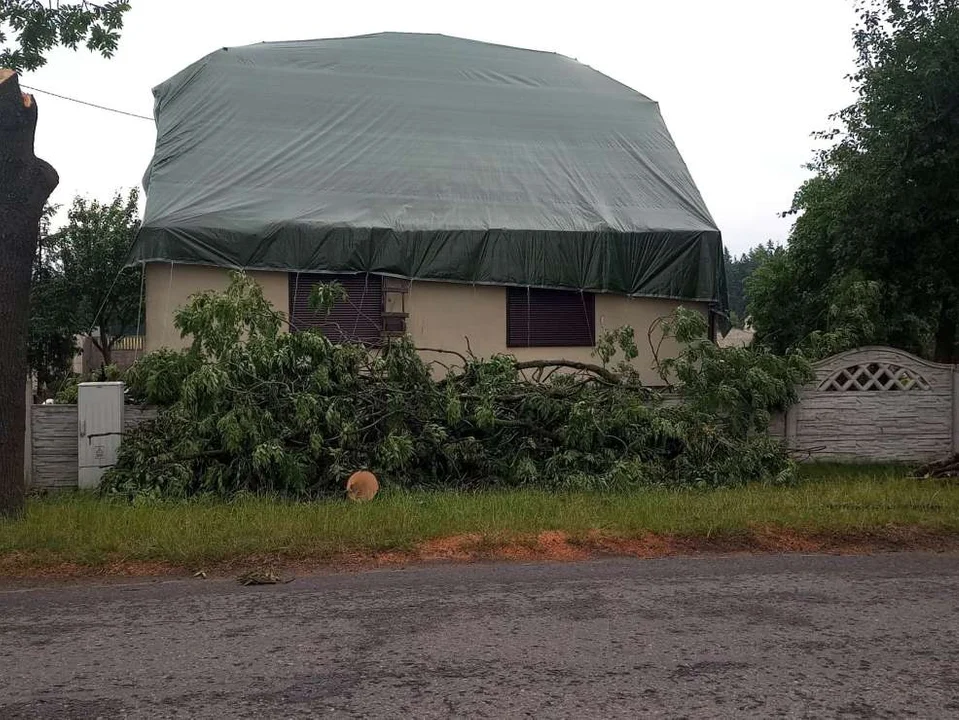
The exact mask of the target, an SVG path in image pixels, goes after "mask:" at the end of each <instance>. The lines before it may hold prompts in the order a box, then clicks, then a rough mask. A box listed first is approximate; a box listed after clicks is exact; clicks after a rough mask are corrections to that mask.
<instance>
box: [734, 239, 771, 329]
mask: <svg viewBox="0 0 959 720" xmlns="http://www.w3.org/2000/svg"><path fill="white" fill-rule="evenodd" d="M772 251H773V244H772V241H769V242H768V243H767V244H766V245H760V246H758V247H755V248H753V249H752V250H750V251H749V252H747V253H743V254H742V255H739V256H735V255H732V254H730V252H729V250H726V251H725V253H726V287H727V288H728V292H729V312H730V320H731V321H732V324H733V325H734V326H735V327H743V324H744V323H745V321H746V317H747V315H748V314H749V313H748V311H747V307H746V306H747V299H748V298H747V293H746V279H747V278H748V277H749V276H750V275H752V274H753V272H754V271H755V270H756V268H757V267H758V266H759V263H760V262H762V261H763V259H765V257H766V255H767V254H768V253H770V252H772Z"/></svg>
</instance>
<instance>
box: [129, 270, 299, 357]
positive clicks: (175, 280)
mask: <svg viewBox="0 0 959 720" xmlns="http://www.w3.org/2000/svg"><path fill="white" fill-rule="evenodd" d="M249 275H250V277H252V278H253V279H255V280H256V281H257V282H258V283H259V284H260V287H262V288H263V295H264V297H266V299H267V300H269V301H270V303H271V304H272V305H273V307H275V308H276V309H277V310H280V311H282V312H283V313H286V312H287V311H288V310H289V304H290V296H289V292H290V291H289V287H290V286H289V281H288V275H287V274H286V273H285V272H261V271H251V272H250V273H249ZM229 282H230V271H229V270H227V269H225V268H216V267H207V266H204V265H171V264H169V263H149V264H147V266H146V279H145V280H144V310H145V312H146V338H145V339H144V349H145V350H146V352H151V351H153V350H156V349H157V348H161V347H168V348H174V349H178V348H182V347H186V346H187V345H188V344H189V340H188V339H185V338H182V337H180V332H179V331H178V330H177V329H176V328H175V327H174V325H173V313H174V312H176V310H177V308H180V307H183V306H184V305H186V303H187V302H188V301H189V299H190V296H191V295H194V294H195V293H198V292H202V291H203V290H225V289H226V287H227V285H228V284H229Z"/></svg>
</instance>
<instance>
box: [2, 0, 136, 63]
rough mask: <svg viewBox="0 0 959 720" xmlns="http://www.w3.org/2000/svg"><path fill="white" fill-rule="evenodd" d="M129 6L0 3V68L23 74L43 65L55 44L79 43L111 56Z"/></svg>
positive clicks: (113, 0) (25, 0) (27, 0)
mask: <svg viewBox="0 0 959 720" xmlns="http://www.w3.org/2000/svg"><path fill="white" fill-rule="evenodd" d="M129 9H130V3H128V2H118V1H117V0H110V1H109V2H101V3H94V2H56V1H55V2H42V1H41V0H0V68H10V69H12V70H17V71H18V72H22V71H24V70H36V69H37V68H39V67H42V66H43V65H45V64H46V62H47V60H46V57H45V55H46V54H47V53H48V52H49V51H50V50H52V49H53V48H54V47H57V46H58V45H62V46H64V47H68V48H71V49H73V50H76V49H77V47H79V46H80V44H81V43H82V44H84V45H86V47H87V49H89V50H91V51H93V52H98V53H100V54H101V55H103V56H104V57H112V56H113V53H114V52H116V49H117V44H118V43H119V41H120V30H121V29H122V28H123V15H124V13H125V12H127V10H129Z"/></svg>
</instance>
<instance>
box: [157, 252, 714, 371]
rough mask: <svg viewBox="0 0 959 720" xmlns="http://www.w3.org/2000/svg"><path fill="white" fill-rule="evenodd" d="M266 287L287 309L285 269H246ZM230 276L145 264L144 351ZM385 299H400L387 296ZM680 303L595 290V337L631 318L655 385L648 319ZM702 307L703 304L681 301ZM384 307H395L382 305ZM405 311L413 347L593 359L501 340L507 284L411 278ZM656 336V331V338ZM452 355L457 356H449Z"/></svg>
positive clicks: (172, 342)
mask: <svg viewBox="0 0 959 720" xmlns="http://www.w3.org/2000/svg"><path fill="white" fill-rule="evenodd" d="M249 274H250V276H251V277H253V278H254V279H255V280H256V281H257V282H259V283H260V285H261V287H262V288H263V294H264V295H265V296H266V298H267V299H268V300H269V301H270V302H271V303H272V304H273V306H274V307H275V308H276V309H277V310H281V311H282V312H284V313H285V312H287V311H288V309H289V279H288V278H289V276H288V275H287V273H284V272H262V271H253V272H250V273H249ZM228 282H229V271H228V270H225V269H223V268H214V267H205V266H198V265H173V266H172V273H171V266H170V265H169V264H163V263H150V264H149V265H147V272H146V287H145V295H146V296H145V306H146V327H147V332H146V341H145V345H146V350H147V351H148V352H149V351H151V350H155V349H157V348H159V347H170V348H180V347H184V346H185V345H186V344H187V341H186V340H184V339H183V338H181V337H180V334H179V332H177V330H176V328H175V327H174V326H173V313H174V312H175V310H176V309H177V308H179V307H182V306H183V305H184V304H185V303H186V302H187V301H188V300H189V298H190V296H191V295H193V294H194V293H197V292H200V291H202V290H221V289H224V288H226V286H227V284H228ZM388 297H389V298H390V299H399V296H397V295H392V294H391V295H389V296H388ZM679 304H680V303H679V302H678V301H675V300H651V299H647V298H627V297H624V296H622V295H597V296H596V328H597V336H598V335H599V334H601V333H602V332H603V330H613V329H615V328H618V327H622V326H623V325H630V326H632V328H633V329H634V330H635V331H636V341H637V344H638V345H639V349H640V357H639V359H638V360H637V367H638V369H639V371H640V373H641V376H642V379H643V381H644V382H646V383H648V384H656V383H658V382H659V377H658V375H657V374H656V372H655V371H654V369H653V367H652V353H651V351H650V350H649V343H648V341H647V338H646V333H647V330H648V329H649V327H650V325H651V324H652V323H653V322H655V321H656V320H657V319H658V318H660V317H663V316H665V315H669V314H670V313H671V312H673V311H674V310H675V309H676V307H677V306H678V305H679ZM686 306H687V307H690V308H696V309H699V310H701V311H702V312H703V313H706V312H707V307H706V305H705V304H703V303H686ZM387 309H399V308H398V307H389V306H388V307H387ZM406 312H407V313H408V314H409V319H408V321H407V330H408V331H409V333H410V335H411V336H412V338H413V342H414V343H415V344H416V346H417V347H422V348H441V349H444V350H456V351H458V352H461V353H465V352H466V350H467V342H466V338H469V347H470V348H471V349H472V351H473V353H474V354H476V355H477V356H480V357H489V356H490V355H494V354H499V353H510V354H512V355H515V356H516V357H517V358H518V359H520V360H532V359H557V358H561V359H565V360H579V361H583V362H596V358H594V357H593V356H592V348H588V347H572V348H508V347H506V288H503V287H495V286H487V285H463V284H457V283H442V282H416V283H413V284H412V285H411V287H410V291H409V293H408V294H407V296H406ZM654 339H655V340H656V341H658V338H654ZM673 352H675V345H674V344H673V343H663V346H662V349H661V353H662V355H663V357H668V356H669V355H670V354H671V353H673ZM426 357H427V359H430V360H432V359H440V360H445V361H447V362H449V360H450V358H449V357H448V356H447V357H445V358H442V357H441V356H437V355H431V354H427V355H426ZM454 359H455V358H454Z"/></svg>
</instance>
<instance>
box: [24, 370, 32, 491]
mask: <svg viewBox="0 0 959 720" xmlns="http://www.w3.org/2000/svg"><path fill="white" fill-rule="evenodd" d="M25 404H26V406H27V418H26V419H27V423H26V425H25V426H24V429H23V484H24V485H25V486H26V487H27V488H29V487H30V486H31V485H32V484H33V379H32V378H31V377H30V376H27V388H26V403H25Z"/></svg>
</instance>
